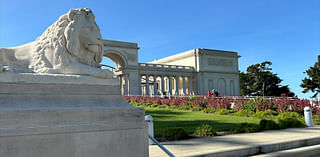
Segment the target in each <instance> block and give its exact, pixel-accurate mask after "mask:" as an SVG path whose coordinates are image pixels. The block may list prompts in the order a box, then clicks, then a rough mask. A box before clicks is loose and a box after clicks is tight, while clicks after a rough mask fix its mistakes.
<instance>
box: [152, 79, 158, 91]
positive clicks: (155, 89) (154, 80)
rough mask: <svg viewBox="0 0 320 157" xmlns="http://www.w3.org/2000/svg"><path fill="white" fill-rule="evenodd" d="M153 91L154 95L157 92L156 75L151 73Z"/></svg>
mask: <svg viewBox="0 0 320 157" xmlns="http://www.w3.org/2000/svg"><path fill="white" fill-rule="evenodd" d="M153 90H154V91H153V92H154V95H157V94H158V86H157V75H153Z"/></svg>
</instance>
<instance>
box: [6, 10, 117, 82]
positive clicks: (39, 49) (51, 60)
mask: <svg viewBox="0 0 320 157" xmlns="http://www.w3.org/2000/svg"><path fill="white" fill-rule="evenodd" d="M102 51H103V43H102V37H101V34H100V29H99V27H98V25H97V24H96V22H95V17H94V15H93V13H92V11H91V10H90V9H87V8H85V9H71V10H70V11H69V12H68V13H67V14H64V15H62V16H61V17H60V18H59V19H58V20H57V21H56V22H55V23H54V24H52V25H51V26H50V27H49V28H48V29H47V30H46V31H45V32H44V33H43V34H42V35H41V36H40V37H38V38H37V39H36V40H35V41H34V42H31V43H28V44H25V45H21V46H18V47H13V48H0V71H12V72H20V73H51V74H79V75H91V76H94V77H100V78H112V76H113V73H112V72H111V71H109V70H103V69H101V68H100V64H99V63H100V62H101V61H102Z"/></svg>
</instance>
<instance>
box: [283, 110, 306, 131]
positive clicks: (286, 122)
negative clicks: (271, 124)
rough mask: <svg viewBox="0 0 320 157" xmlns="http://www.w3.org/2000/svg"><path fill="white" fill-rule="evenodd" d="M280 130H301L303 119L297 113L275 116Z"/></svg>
mask: <svg viewBox="0 0 320 157" xmlns="http://www.w3.org/2000/svg"><path fill="white" fill-rule="evenodd" d="M277 121H278V123H279V126H280V128H283V129H284V128H301V127H305V125H304V121H303V117H302V116H301V115H299V114H298V113H297V112H284V113H281V114H279V115H278V116H277Z"/></svg>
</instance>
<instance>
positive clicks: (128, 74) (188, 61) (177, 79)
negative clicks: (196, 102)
mask: <svg viewBox="0 0 320 157" xmlns="http://www.w3.org/2000/svg"><path fill="white" fill-rule="evenodd" d="M138 50H139V47H138V44H137V43H128V42H121V41H112V40H104V56H106V57H109V58H111V59H112V60H113V61H114V62H115V65H116V67H115V69H114V71H115V73H116V75H117V77H118V78H119V79H120V85H121V91H122V94H123V95H155V94H156V95H159V94H163V93H166V94H170V95H188V94H195V95H201V94H206V93H207V92H208V91H211V90H212V89H215V90H217V91H218V92H219V93H220V95H222V96H229V95H240V86H239V68H238V58H239V57H240V56H239V55H238V54H237V52H231V51H222V50H213V49H193V50H189V51H186V52H182V53H178V54H176V55H173V56H169V57H166V58H162V59H158V60H155V61H152V62H149V63H138ZM146 80H148V81H146Z"/></svg>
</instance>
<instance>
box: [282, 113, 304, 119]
mask: <svg viewBox="0 0 320 157" xmlns="http://www.w3.org/2000/svg"><path fill="white" fill-rule="evenodd" d="M301 117H302V116H301V115H299V114H298V113H297V112H284V113H280V114H279V115H278V116H277V119H280V120H281V119H285V118H294V119H299V118H301Z"/></svg>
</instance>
